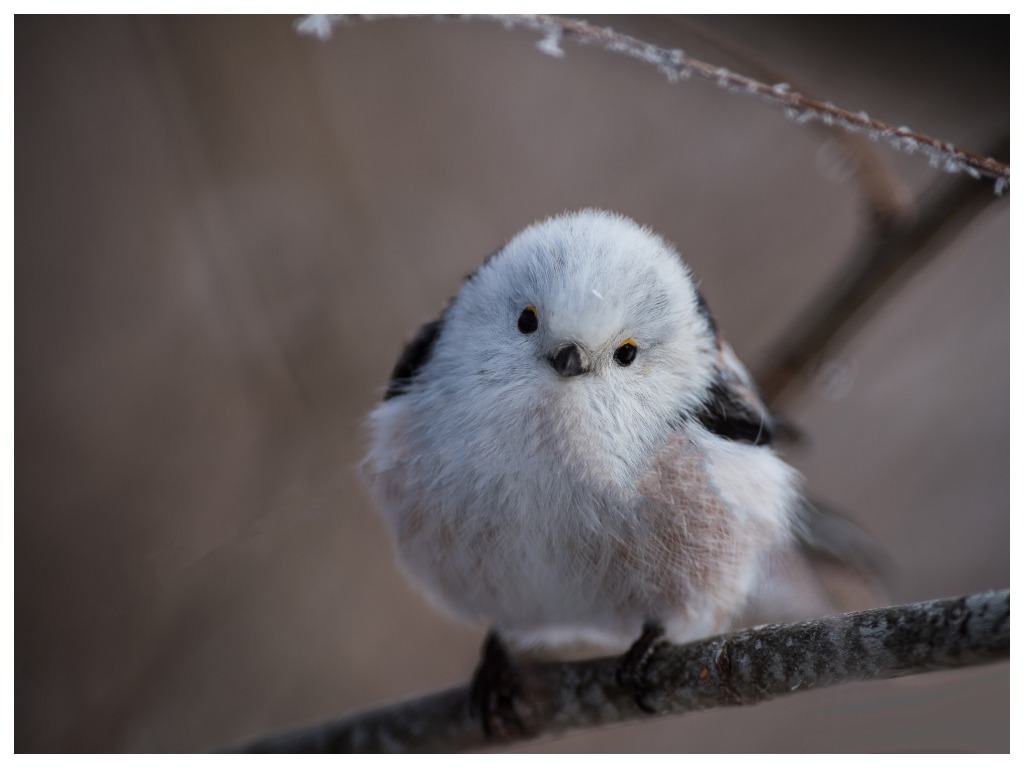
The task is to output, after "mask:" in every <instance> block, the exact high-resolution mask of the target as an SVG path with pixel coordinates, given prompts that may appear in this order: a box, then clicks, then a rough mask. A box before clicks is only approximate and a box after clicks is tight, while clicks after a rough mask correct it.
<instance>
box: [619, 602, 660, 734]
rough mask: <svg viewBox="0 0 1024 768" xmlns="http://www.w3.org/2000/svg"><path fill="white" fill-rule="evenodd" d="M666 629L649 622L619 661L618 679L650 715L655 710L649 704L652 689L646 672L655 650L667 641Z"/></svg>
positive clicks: (639, 705) (658, 624) (657, 623)
mask: <svg viewBox="0 0 1024 768" xmlns="http://www.w3.org/2000/svg"><path fill="white" fill-rule="evenodd" d="M664 637H665V627H663V626H662V625H661V624H660V623H659V622H656V621H648V622H646V623H645V624H644V629H643V632H641V633H640V637H638V638H637V639H636V642H634V643H633V645H631V646H630V647H629V650H628V651H626V652H625V653H624V654H622V658H620V659H619V668H618V669H617V670H616V675H615V676H616V679H617V680H618V683H619V685H621V686H622V687H623V688H628V689H629V690H630V691H631V692H632V694H633V701H635V702H636V705H637V706H638V707H640V709H641V710H643V711H644V712H647V713H648V714H654V713H655V711H656V710H655V709H654V707H652V706H651V705H650V704H648V703H647V694H648V693H649V692H650V687H649V686H648V684H647V677H646V675H645V672H646V670H647V664H648V662H649V661H650V660H651V655H652V654H653V653H654V651H655V649H656V648H657V647H658V646H659V645H662V644H663V643H664V642H665V641H664V639H663V638H664Z"/></svg>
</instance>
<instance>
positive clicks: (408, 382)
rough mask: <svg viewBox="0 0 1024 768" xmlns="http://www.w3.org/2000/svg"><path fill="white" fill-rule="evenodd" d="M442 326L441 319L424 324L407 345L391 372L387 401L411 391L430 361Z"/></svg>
mask: <svg viewBox="0 0 1024 768" xmlns="http://www.w3.org/2000/svg"><path fill="white" fill-rule="evenodd" d="M441 326H442V320H440V319H438V320H432V321H431V322H429V323H424V324H423V325H421V326H420V329H419V330H418V331H416V335H415V336H413V337H412V339H411V340H410V341H409V343H408V344H406V345H405V349H403V350H402V354H401V356H399V358H398V362H397V363H395V368H394V370H393V371H392V372H391V381H389V382H388V389H387V391H386V392H385V393H384V399H385V400H390V399H391V398H392V397H397V396H398V395H401V394H404V393H405V392H407V391H408V390H409V387H410V386H412V382H413V379H414V378H416V374H417V373H419V371H420V369H421V368H423V366H424V364H425V363H426V362H427V360H429V359H430V354H431V353H432V352H433V351H434V344H435V343H436V342H437V337H438V336H439V335H440V334H441Z"/></svg>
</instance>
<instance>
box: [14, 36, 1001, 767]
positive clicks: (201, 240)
mask: <svg viewBox="0 0 1024 768" xmlns="http://www.w3.org/2000/svg"><path fill="white" fill-rule="evenodd" d="M595 21H597V22H598V23H599V24H601V25H611V26H614V27H615V28H616V29H618V30H619V31H622V32H627V33H630V34H634V35H637V36H640V37H642V38H644V39H646V40H649V41H650V42H654V43H656V44H660V45H665V46H669V47H683V48H685V49H686V50H687V51H688V52H690V53H692V54H694V55H698V56H701V57H702V58H705V59H707V60H709V61H712V62H714V63H719V64H723V65H725V66H730V67H735V68H736V69H737V70H739V71H750V69H749V68H750V67H755V68H756V66H763V67H765V68H767V69H766V70H765V71H774V72H777V73H781V74H780V77H781V78H783V79H785V80H786V81H787V82H791V83H793V84H795V85H798V86H799V89H800V90H804V91H806V92H808V93H811V94H813V95H815V96H817V97H819V98H822V99H827V100H831V101H833V102H834V103H836V104H839V105H841V106H845V107H848V108H850V109H853V110H855V111H856V110H861V109H863V110H866V111H867V112H869V113H870V114H871V115H872V116H874V117H879V118H882V119H886V120H889V121H891V122H893V123H895V124H906V125H910V126H911V127H913V128H915V129H918V130H921V131H923V132H925V133H929V134H931V135H933V136H937V137H940V138H943V139H946V140H949V141H953V142H955V143H957V144H960V145H961V146H964V147H966V148H970V149H974V150H976V151H985V150H986V149H987V147H988V146H989V145H990V144H991V143H992V142H993V141H994V140H996V139H998V138H999V137H1000V136H1002V135H1005V134H1006V132H1007V131H1008V127H1009V107H1010V100H1009V20H1008V18H1007V17H988V18H971V19H956V18H945V19H928V18H902V17H885V18H844V17H830V18H820V19H816V18H790V17H772V18H746V17H729V18H705V19H701V20H700V24H701V25H703V30H704V31H703V32H700V33H698V32H697V31H695V28H694V27H693V26H692V25H691V23H690V22H688V21H686V20H683V19H676V18H666V17H644V18H628V17H627V18H605V19H596V20H595ZM292 22H293V20H292V19H291V18H288V17H255V18H245V17H242V18H223V17H201V18H199V17H173V18H153V17H148V18H122V17H90V18H74V17H46V18H34V17H18V18H17V20H16V23H15V86H16V87H15V168H16V187H15V190H16V197H15V222H16V230H15V253H16V262H15V263H16V274H17V278H16V280H17V282H16V316H15V317H16V328H17V331H16V349H15V363H16V368H15V370H16V373H15V385H16V406H15V409H16V434H15V445H16V455H17V467H16V484H17V506H16V513H15V578H16V581H15V643H16V644H15V669H14V672H15V748H16V749H17V750H18V751H193V750H208V749H212V748H216V747H220V746H224V745H226V744H229V743H232V742H236V741H238V740H239V739H242V738H245V737H247V736H251V735H255V734H258V733H263V732H266V731H268V730H276V729H279V728H283V727H286V726H289V725H295V724H299V723H306V722H309V721H314V720H319V719H323V718H327V717H333V716H336V715H339V714H343V713H346V712H350V711H355V710H359V709H364V708H369V707H373V706H377V705H380V704H383V703H385V702H388V701H392V700H395V699H399V698H404V697H408V696H410V695H413V694H418V693H424V692H429V691H432V690H435V689H439V688H442V687H447V686H450V685H454V684H458V683H461V682H464V681H466V680H467V679H468V677H469V675H470V673H471V670H472V668H473V666H474V664H475V661H476V655H477V650H478V646H479V642H480V640H481V637H482V635H483V631H484V630H483V628H482V627H466V626H462V625H458V624H456V623H454V622H453V621H451V620H449V619H448V618H446V617H444V616H441V615H439V614H437V613H435V612H434V610H433V609H432V608H431V607H430V606H428V605H427V604H426V603H425V602H424V601H423V600H422V599H421V598H420V596H419V595H418V594H417V593H416V592H415V590H414V589H413V588H411V587H410V586H409V585H408V584H407V583H406V582H405V580H404V579H403V577H402V576H401V574H400V573H399V572H398V571H397V569H396V567H395V565H394V563H393V561H392V556H391V552H390V548H389V543H388V541H387V538H386V535H385V531H384V529H383V526H382V525H381V524H380V523H379V521H378V520H377V518H376V516H375V513H374V511H373V510H372V508H371V506H370V504H369V500H368V498H367V494H366V492H365V491H364V489H363V486H362V484H361V482H360V480H359V477H358V472H357V466H358V463H359V461H360V458H361V456H362V453H363V451H364V450H365V446H366V442H367V441H366V431H365V428H364V418H365V416H366V414H367V413H368V412H369V411H370V410H371V409H372V408H373V407H374V405H375V404H376V403H377V402H378V401H379V398H380V397H381V395H382V393H383V390H384V387H385V384H386V381H387V377H388V374H389V372H390V368H391V365H392V364H393V362H394V360H395V358H396V356H397V354H398V352H399V350H400V348H401V346H402V344H403V342H404V340H405V339H406V338H407V337H408V335H409V334H410V333H411V332H412V331H413V330H414V329H415V328H416V327H417V325H418V323H420V322H421V321H423V320H425V319H428V318H430V317H431V316H433V315H435V314H436V313H437V312H438V311H439V309H440V308H441V307H442V305H443V303H444V302H445V300H446V299H447V298H448V296H450V295H451V294H452V293H453V292H454V291H455V290H456V289H457V287H458V285H459V282H460V280H461V278H462V276H463V275H464V274H466V273H467V272H469V271H470V270H471V269H472V268H473V267H474V266H476V264H477V263H479V261H480V260H481V259H482V258H483V257H484V256H486V255H487V254H489V253H491V252H492V251H493V250H494V249H495V248H496V247H497V246H498V245H500V244H501V243H502V242H503V241H504V240H506V239H507V238H509V237H510V236H512V235H513V234H514V233H515V232H516V231H518V230H519V229H521V228H522V227H523V226H525V225H527V224H528V223H530V222H532V221H534V220H536V219H538V218H541V217H544V216H547V215H550V214H552V213H556V212H560V211H563V210H566V209H574V208H579V207H583V206H600V207H605V208H610V209H614V210H618V211H621V212H623V213H626V214H628V215H631V216H633V217H634V218H636V219H638V220H640V221H641V222H644V223H646V224H649V225H651V226H652V227H653V228H654V229H655V230H657V231H658V232H660V233H662V234H664V235H665V236H666V237H667V238H668V239H669V240H671V241H673V242H675V243H676V244H677V245H678V247H679V248H680V250H681V251H682V253H683V254H684V256H685V257H686V258H687V259H688V260H689V262H690V263H691V265H692V266H693V268H694V270H695V272H696V273H697V275H699V276H700V278H701V281H702V285H703V288H704V291H705V293H706V295H707V297H708V300H709V303H710V304H711V307H712V309H713V310H714V312H715V314H716V315H717V318H718V321H719V325H720V327H721V328H722V329H723V330H724V333H725V334H726V335H727V336H728V337H729V338H730V340H731V341H732V343H733V345H734V347H735V348H736V349H737V352H738V353H739V355H740V357H741V358H743V359H744V360H746V361H747V362H748V363H749V364H750V365H751V367H752V368H754V369H755V370H765V369H766V368H768V367H770V366H771V364H772V360H771V359H770V357H771V354H772V350H773V349H775V348H776V345H777V344H778V343H779V342H780V339H782V338H783V337H784V335H785V334H786V333H788V332H789V331H790V328H791V326H792V323H793V322H795V319H796V318H797V317H798V316H800V314H801V312H802V311H803V310H804V309H805V308H806V307H807V306H808V305H809V304H810V303H811V302H812V300H813V299H814V297H815V296H817V295H819V294H820V293H821V291H822V290H824V289H825V288H826V287H827V286H828V285H829V284H830V283H831V281H832V280H834V279H835V277H836V275H838V274H839V273H840V272H841V270H842V269H843V267H844V265H845V264H846V263H847V262H848V260H849V258H850V257H851V254H853V253H854V252H855V251H856V248H857V244H858V242H859V241H860V240H861V239H862V238H863V236H864V233H865V231H866V222H867V217H868V213H867V207H866V205H865V203H864V195H863V191H862V189H861V185H860V182H859V181H858V177H857V175H856V174H854V175H853V176H851V175H849V173H847V172H846V171H848V170H849V168H848V166H849V163H848V162H846V163H845V164H844V162H842V151H839V152H838V153H837V146H838V145H837V144H836V142H835V141H834V139H832V138H830V137H829V135H828V134H827V133H824V132H822V131H820V130H817V129H814V128H811V127H808V126H801V125H797V124H796V123H794V122H791V121H789V120H787V119H786V118H785V117H784V116H783V115H782V114H781V113H780V112H779V111H778V110H776V109H773V108H771V107H768V106H766V105H764V104H762V103H760V102H758V101H756V100H753V99H750V98H745V97H743V96H740V95H735V94H730V93H727V92H725V91H722V90H720V89H718V88H715V87H713V86H712V85H710V84H707V83H704V82H695V81H689V82H681V83H679V84H676V85H671V84H669V83H668V82H666V81H665V80H664V79H663V78H662V77H661V76H660V75H659V74H658V73H657V72H656V71H655V70H653V69H651V68H649V67H645V66H643V65H641V64H639V63H637V62H633V61H630V60H627V59H624V58H621V57H617V56H614V55H612V54H609V53H607V52H604V51H600V50H597V49H594V48H581V47H579V46H576V45H574V44H572V43H566V44H565V46H564V47H565V53H566V55H565V57H564V58H561V59H557V58H553V57H551V56H546V55H543V54H542V53H539V52H538V51H537V49H536V42H537V40H538V36H537V35H535V34H531V33H529V32H524V31H518V32H509V31H505V30H503V29H502V28H501V27H500V26H498V25H495V24H488V23H438V22H435V21H432V20H429V19H428V20H388V21H385V22H379V23H374V24H362V25H357V26H353V27H349V28H345V29H341V30H339V31H337V33H336V34H335V35H334V37H333V39H331V40H330V41H328V42H320V41H317V40H315V39H311V38H307V37H300V36H299V35H297V34H296V33H295V31H294V29H293V26H292ZM708 32H710V33H711V34H712V35H713V36H715V37H717V38H719V39H720V40H721V41H722V42H719V43H716V42H713V41H710V40H709V38H708V34H707V33H708ZM737 51H741V52H745V53H742V54H737ZM751 60H753V61H754V62H760V64H751V63H750V62H751ZM751 74H758V73H757V72H751ZM875 153H876V156H877V157H878V158H879V159H880V160H881V161H882V162H883V163H884V164H885V165H886V166H887V167H888V168H890V169H891V171H892V173H894V174H895V175H896V176H897V177H899V178H900V179H902V180H903V183H905V184H906V188H907V190H909V192H910V193H911V194H912V195H913V196H917V195H920V194H921V193H922V191H923V190H925V189H927V188H929V187H931V186H932V185H934V184H936V183H941V182H942V181H943V180H944V179H943V178H941V177H942V174H941V173H940V172H939V171H937V170H935V169H932V168H930V167H929V165H928V163H927V162H926V161H925V160H923V159H921V158H919V157H911V156H908V155H904V154H901V153H898V152H896V151H894V150H891V149H889V148H888V147H885V146H876V147H875ZM1001 159H1003V160H1006V161H1008V160H1009V157H1003V158H1001ZM978 183H981V184H990V182H978ZM1009 236H1010V207H1009V200H1008V196H1004V197H1002V198H995V197H993V199H992V200H991V202H990V203H989V204H988V205H987V206H986V207H985V208H984V210H982V211H981V212H980V213H978V214H977V215H975V216H973V217H972V218H970V219H969V220H968V221H966V222H963V223H962V224H960V225H958V227H957V228H956V230H955V232H954V233H953V235H951V236H950V237H948V238H947V239H946V240H945V241H944V242H943V244H942V247H941V248H940V249H939V250H938V252H937V253H936V254H935V256H934V258H933V259H932V260H931V261H929V262H928V263H927V264H925V265H924V266H922V267H921V268H920V269H918V270H916V271H914V272H913V273H912V274H909V273H908V276H907V277H906V279H904V280H902V281H900V283H899V285H898V287H897V288H896V289H893V290H887V291H886V292H885V293H884V294H882V295H880V296H878V297H877V300H874V301H872V302H869V304H868V305H867V306H866V307H865V308H864V310H863V311H862V312H860V313H859V314H858V315H857V316H856V317H855V318H854V322H853V324H852V325H851V326H849V330H848V332H847V333H846V334H845V335H844V337H843V338H842V339H841V340H840V341H837V342H836V343H835V344H833V345H832V347H830V349H829V350H828V354H827V355H826V357H825V359H824V361H823V363H822V365H820V366H817V365H816V366H814V367H813V368H812V369H811V370H809V371H807V375H806V376H804V377H803V378H801V379H800V380H799V381H798V382H797V383H796V384H795V385H794V386H793V387H791V388H790V389H789V390H788V391H787V392H786V399H785V400H784V407H785V411H786V413H787V415H789V416H790V417H792V418H793V419H794V420H795V421H796V422H797V423H798V424H799V425H800V426H801V427H802V428H803V430H804V431H805V432H806V433H807V434H808V436H809V440H808V441H806V443H805V444H804V445H803V446H802V447H798V448H795V449H793V451H792V453H791V459H792V461H793V462H794V463H795V464H796V465H797V466H798V467H799V468H800V469H801V470H802V471H803V472H804V473H805V474H806V476H807V478H808V484H809V486H810V488H811V489H812V491H813V492H814V493H815V494H816V495H818V496H820V497H822V498H825V499H828V500H830V501H831V502H832V503H834V504H835V505H837V506H839V507H841V508H843V509H845V510H846V511H847V512H848V513H849V514H850V515H851V516H852V517H854V518H855V519H856V520H858V521H860V523H861V524H862V525H864V526H865V527H866V528H867V529H868V530H870V531H871V532H872V533H873V535H874V536H875V537H876V538H877V539H878V540H879V541H880V542H881V543H882V545H883V546H884V548H885V550H886V551H887V552H888V553H889V555H890V557H891V558H892V560H893V562H894V563H895V565H896V566H897V569H896V572H895V574H894V576H893V579H892V584H891V592H892V594H891V597H892V600H893V601H897V602H904V601H913V600H921V599H927V598H933V597H941V596H948V595H957V594H963V593H969V592H973V591H980V590H985V589H990V588H1000V587H1004V586H1007V585H1008V584H1009V418H1008V409H1009V285H1008V276H1009ZM1008 748H1009V664H1008V663H1006V664H999V665H995V666H991V667H983V668H975V669H970V670H963V671H957V672H950V673H938V674H931V675H925V676H919V677H913V678H907V679H902V680H896V681H889V682H882V683H871V684H856V685H850V686H845V687H842V688H835V689H830V690H823V691H817V692H810V693H804V694H801V695H799V696H795V697H790V698H787V699H785V700H781V701H777V702H772V703H768V704H765V705H761V706H758V707H754V708H746V709H733V710H719V711H712V712H705V713H701V714H696V715H691V716H687V717H683V718H676V719H670V720H662V721H656V722H648V723H642V724H637V725H631V726H626V727H621V728H615V729H611V730H606V731H603V732H597V733H584V734H579V735H573V736H570V737H566V738H562V739H558V740H554V741H546V742H541V743H537V744H531V745H526V746H524V747H520V749H522V750H527V751H528V750H545V751H547V750H555V751H558V750H572V751H589V750H600V751H776V750H784V751H798V752H802V751H818V750H827V751H879V750H881V751H907V750H909V751H920V750H923V751H937V750H938V751H945V750H953V751H959V750H967V751H978V750H981V751H1005V750H1007V749H1008Z"/></svg>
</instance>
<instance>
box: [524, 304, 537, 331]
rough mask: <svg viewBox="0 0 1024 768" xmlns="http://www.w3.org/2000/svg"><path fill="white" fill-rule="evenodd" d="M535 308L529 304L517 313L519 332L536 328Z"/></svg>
mask: <svg viewBox="0 0 1024 768" xmlns="http://www.w3.org/2000/svg"><path fill="white" fill-rule="evenodd" d="M538 325H539V322H538V320H537V308H536V307H534V306H533V304H531V305H530V306H528V307H527V308H526V309H524V310H523V311H522V313H521V314H520V315H519V331H520V332H521V333H533V332H534V331H536V330H537V326H538Z"/></svg>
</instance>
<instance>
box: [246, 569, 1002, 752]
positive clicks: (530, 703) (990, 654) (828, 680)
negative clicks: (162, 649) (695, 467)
mask: <svg viewBox="0 0 1024 768" xmlns="http://www.w3.org/2000/svg"><path fill="white" fill-rule="evenodd" d="M1009 657H1010V590H1009V589H1005V590H1002V591H999V592H988V593H985V594H979V595H971V596H969V597H960V598H945V599H941V600H931V601H928V602H924V603H915V604H912V605H900V606H893V607H889V608H878V609H874V610H870V611H859V612H857V613H847V614H843V615H841V616H834V617H831V618H826V619H816V620H813V621H805V622H800V623H797V624H771V625H767V626H762V627H755V628H754V629H748V630H745V631H742V632H737V633H735V634H731V635H722V636H720V637H714V638H710V639H707V640H701V641H698V642H695V643H688V644H686V645H662V646H658V647H657V648H656V650H655V651H654V653H653V654H652V656H651V659H650V662H649V663H648V664H647V665H646V666H645V667H644V678H645V679H644V683H645V685H646V686H647V688H646V690H647V695H646V696H645V702H646V703H647V704H649V705H650V706H651V707H652V708H653V709H654V711H655V712H656V714H657V715H679V714H683V713H686V712H694V711H697V710H701V709H709V708H713V707H728V706H736V705H740V704H756V703H758V702H762V701H767V700H769V699H772V698H775V697H777V696H787V695H790V694H792V693H795V692H796V691H800V690H809V689H812V688H824V687H827V686H832V685H839V684H841V683H847V682H852V681H855V680H882V679H886V678H892V677H902V676H905V675H912V674H916V673H919V672H929V671H934V670H940V669H953V668H956V667H964V666H971V665H976V664H986V663H989V662H994V661H1001V660H1004V659H1008V658H1009ZM618 661H619V659H618V657H611V658H604V659H596V660H592V661H582V662H571V663H547V664H537V665H530V666H527V665H523V666H522V667H521V674H522V687H521V689H520V693H519V696H518V698H517V702H516V703H517V712H518V713H520V715H521V716H522V717H523V719H524V721H528V723H529V726H530V728H531V732H530V736H531V737H536V736H542V735H543V736H552V735H557V734H561V733H565V732H566V731H570V730H574V729H578V728H593V727H597V726H602V725H610V724H613V723H622V722H627V721H630V720H639V719H648V718H650V717H651V715H646V714H644V713H642V712H641V711H640V709H639V708H638V707H637V705H636V702H635V701H634V699H633V695H632V693H631V692H630V691H628V690H626V689H625V688H624V687H622V686H621V685H619V683H618V682H617V681H616V670H617V668H618ZM514 740H516V739H514V738H509V739H507V740H504V741H502V742H495V741H492V742H487V741H486V740H485V739H484V734H483V730H482V728H481V727H480V723H479V722H478V721H477V720H476V719H475V718H474V717H473V715H472V714H471V712H470V703H469V687H468V686H463V687H460V688H452V689H450V690H447V691H442V692H440V693H435V694H433V695H430V696H426V697H424V698H422V699H416V700H413V701H407V702H402V703H398V704H393V705H391V706H389V707H384V708H382V709H378V710H376V711H372V712H365V713H362V714H358V715H352V716H350V717H347V718H342V719H340V720H333V721H330V722H326V723H322V724H319V725H313V726H309V727H307V728H304V729H300V730H296V731H292V732H289V733H283V734H279V735H276V736H268V737H264V738H261V739H258V740H256V741H253V742H250V743H248V744H244V745H241V746H240V747H239V748H238V750H237V751H244V752H399V751H401V752H424V751H445V752H454V751H458V750H465V749H478V748H481V747H485V746H489V745H493V744H496V743H508V742H510V741H514Z"/></svg>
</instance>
